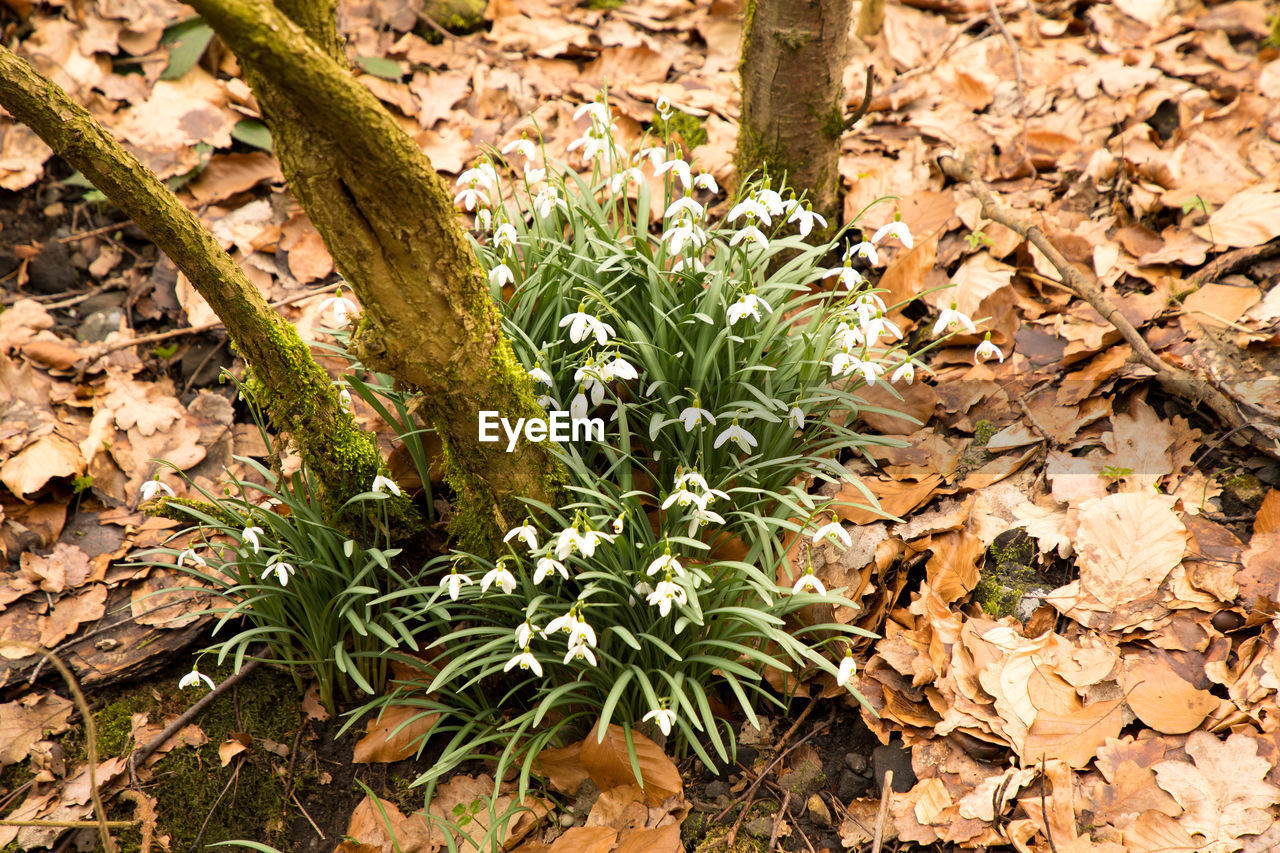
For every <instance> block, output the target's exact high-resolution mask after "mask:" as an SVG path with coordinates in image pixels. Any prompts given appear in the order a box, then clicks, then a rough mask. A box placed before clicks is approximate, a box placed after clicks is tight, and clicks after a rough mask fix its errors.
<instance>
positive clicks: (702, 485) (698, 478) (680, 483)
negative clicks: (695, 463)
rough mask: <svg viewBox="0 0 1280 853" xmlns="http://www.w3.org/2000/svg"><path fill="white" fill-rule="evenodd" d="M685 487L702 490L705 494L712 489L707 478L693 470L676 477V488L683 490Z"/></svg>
mask: <svg viewBox="0 0 1280 853" xmlns="http://www.w3.org/2000/svg"><path fill="white" fill-rule="evenodd" d="M685 486H693V487H694V488H695V489H702V491H704V492H705V491H707V489H709V488H710V486H709V485H708V484H707V478H706V477H704V476H702V475H701V474H699V473H698V472H697V471H692V470H690V471H684V472H682V473H681V474H680V475H679V476H678V477H676V482H675V487H676V488H677V489H682V488H684V487H685Z"/></svg>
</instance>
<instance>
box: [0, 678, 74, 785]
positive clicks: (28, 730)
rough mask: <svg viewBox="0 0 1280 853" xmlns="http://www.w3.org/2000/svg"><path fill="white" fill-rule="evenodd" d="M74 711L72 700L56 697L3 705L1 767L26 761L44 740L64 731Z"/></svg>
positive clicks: (29, 698) (0, 712)
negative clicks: (33, 745) (34, 746)
mask: <svg viewBox="0 0 1280 853" xmlns="http://www.w3.org/2000/svg"><path fill="white" fill-rule="evenodd" d="M71 707H72V705H71V701H70V700H68V699H63V698H62V697H61V696H58V695H56V694H53V693H48V694H45V695H44V696H36V695H35V694H32V695H30V696H27V697H25V698H24V699H20V700H18V701H17V702H7V703H5V704H3V705H0V767H6V766H8V765H10V764H17V763H18V762H19V761H25V760H26V758H27V751H28V750H29V749H31V746H32V744H34V743H35V742H36V741H38V740H40V738H41V737H43V736H44V735H45V734H57V733H59V732H61V731H63V730H65V729H66V727H67V719H68V718H69V717H70V716H71Z"/></svg>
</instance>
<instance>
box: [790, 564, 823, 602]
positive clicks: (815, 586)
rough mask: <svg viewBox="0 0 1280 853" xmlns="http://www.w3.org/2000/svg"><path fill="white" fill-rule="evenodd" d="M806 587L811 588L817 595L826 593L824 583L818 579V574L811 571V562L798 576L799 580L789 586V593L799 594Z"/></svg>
mask: <svg viewBox="0 0 1280 853" xmlns="http://www.w3.org/2000/svg"><path fill="white" fill-rule="evenodd" d="M807 589H811V590H813V591H814V592H816V593H817V594H818V595H826V594H827V587H826V584H824V583H823V582H822V581H820V580H818V576H817V575H815V574H814V573H813V566H812V564H811V565H810V566H809V567H808V568H807V569H805V570H804V574H802V575H801V576H800V580H798V581H796V583H795V586H793V587H791V594H792V595H799V594H800V593H802V592H804V591H805V590H807Z"/></svg>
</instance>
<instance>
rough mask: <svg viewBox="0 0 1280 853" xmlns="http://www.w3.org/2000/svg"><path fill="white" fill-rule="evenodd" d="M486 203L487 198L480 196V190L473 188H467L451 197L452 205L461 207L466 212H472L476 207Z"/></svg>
mask: <svg viewBox="0 0 1280 853" xmlns="http://www.w3.org/2000/svg"><path fill="white" fill-rule="evenodd" d="M486 201H488V198H487V196H484V195H481V194H480V190H478V189H476V188H475V187H474V186H470V187H467V188H466V189H464V190H462V191H461V192H459V193H458V194H457V195H455V196H454V197H453V203H454V205H455V206H456V205H459V204H460V205H462V206H463V207H464V208H465V209H466V210H468V211H472V210H475V209H476V206H477V205H483V204H484V203H485V202H486Z"/></svg>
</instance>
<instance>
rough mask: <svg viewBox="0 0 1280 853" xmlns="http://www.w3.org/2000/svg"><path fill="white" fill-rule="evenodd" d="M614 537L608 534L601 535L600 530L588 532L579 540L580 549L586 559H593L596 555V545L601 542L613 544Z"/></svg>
mask: <svg viewBox="0 0 1280 853" xmlns="http://www.w3.org/2000/svg"><path fill="white" fill-rule="evenodd" d="M612 541H613V537H612V536H610V535H609V534H608V533H601V532H600V531H599V530H588V531H587V532H586V533H584V534H582V536H581V537H579V538H578V549H579V550H580V551H582V555H583V556H584V557H591V556H593V555H594V554H595V553H596V545H598V544H600V543H601V542H612Z"/></svg>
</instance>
